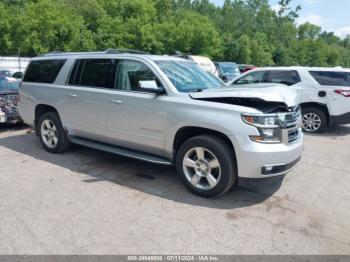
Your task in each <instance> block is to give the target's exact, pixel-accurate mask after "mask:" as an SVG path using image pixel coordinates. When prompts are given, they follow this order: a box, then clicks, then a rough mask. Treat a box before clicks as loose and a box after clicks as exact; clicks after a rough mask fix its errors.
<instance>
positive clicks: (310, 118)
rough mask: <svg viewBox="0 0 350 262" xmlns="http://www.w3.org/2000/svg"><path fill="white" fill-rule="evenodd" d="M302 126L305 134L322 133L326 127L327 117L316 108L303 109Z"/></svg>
mask: <svg viewBox="0 0 350 262" xmlns="http://www.w3.org/2000/svg"><path fill="white" fill-rule="evenodd" d="M302 125H303V131H304V132H306V133H314V134H320V133H323V132H324V131H325V130H326V128H327V125H328V121H327V116H326V114H325V113H324V112H323V111H322V110H320V109H318V108H313V107H307V108H303V109H302Z"/></svg>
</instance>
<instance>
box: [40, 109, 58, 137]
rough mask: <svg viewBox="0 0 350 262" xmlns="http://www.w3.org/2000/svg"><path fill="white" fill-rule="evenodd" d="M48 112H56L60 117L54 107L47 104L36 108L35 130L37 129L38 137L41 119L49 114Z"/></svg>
mask: <svg viewBox="0 0 350 262" xmlns="http://www.w3.org/2000/svg"><path fill="white" fill-rule="evenodd" d="M47 112H55V113H57V115H58V116H59V113H58V111H57V109H56V108H55V107H53V106H50V105H46V104H38V105H36V106H35V115H34V116H35V118H34V128H35V133H36V135H38V128H37V125H38V121H39V118H40V116H42V115H43V114H44V113H47Z"/></svg>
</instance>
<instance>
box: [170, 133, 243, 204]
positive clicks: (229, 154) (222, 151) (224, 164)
mask: <svg viewBox="0 0 350 262" xmlns="http://www.w3.org/2000/svg"><path fill="white" fill-rule="evenodd" d="M195 147H202V148H205V149H208V150H210V151H211V152H212V153H213V154H214V155H215V157H216V158H217V160H218V161H219V163H220V166H221V178H220V180H219V181H218V183H217V185H216V186H215V187H214V188H212V189H199V188H197V187H195V186H193V185H192V184H191V183H190V182H189V181H188V179H187V178H186V175H185V173H184V168H183V160H184V157H185V156H186V153H187V152H188V151H190V150H191V149H192V148H195ZM176 170H177V173H178V175H179V176H180V178H181V180H182V181H183V183H184V184H185V186H186V187H187V188H188V189H189V190H190V191H191V192H193V193H195V194H197V195H200V196H203V197H207V198H215V197H220V196H222V195H224V194H225V193H226V192H227V191H229V190H230V189H231V188H232V187H233V185H234V184H235V183H236V182H237V180H238V176H237V167H236V157H235V154H234V151H233V149H232V148H231V147H230V146H229V145H228V144H227V143H226V142H225V141H224V140H223V139H221V138H219V137H217V136H214V135H200V136H196V137H193V138H190V139H189V140H187V141H186V142H185V143H183V144H182V145H181V147H180V149H179V150H178V152H177V154H176ZM194 171H195V170H194Z"/></svg>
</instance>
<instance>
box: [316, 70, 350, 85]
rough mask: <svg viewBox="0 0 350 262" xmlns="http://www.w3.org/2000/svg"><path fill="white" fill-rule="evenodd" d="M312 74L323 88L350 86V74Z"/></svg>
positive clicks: (319, 72) (320, 72)
mask: <svg viewBox="0 0 350 262" xmlns="http://www.w3.org/2000/svg"><path fill="white" fill-rule="evenodd" d="M310 74H311V75H312V77H313V78H314V79H315V80H316V81H317V82H318V83H319V84H320V85H323V86H350V72H326V71H310Z"/></svg>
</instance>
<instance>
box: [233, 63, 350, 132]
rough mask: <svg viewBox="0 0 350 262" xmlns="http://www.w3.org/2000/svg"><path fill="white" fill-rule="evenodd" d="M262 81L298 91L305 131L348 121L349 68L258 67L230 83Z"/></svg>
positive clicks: (235, 84) (246, 83)
mask: <svg viewBox="0 0 350 262" xmlns="http://www.w3.org/2000/svg"><path fill="white" fill-rule="evenodd" d="M262 83H275V84H284V85H287V86H290V87H291V88H293V89H294V90H296V91H297V92H298V93H299V94H300V97H301V107H302V114H303V129H304V131H305V132H309V133H322V132H324V131H325V129H326V128H327V127H328V126H329V125H334V124H348V123H350V69H343V68H316V67H275V68H273V67H269V68H259V69H255V70H252V71H249V72H247V73H245V74H243V75H241V76H239V77H237V78H236V79H234V80H233V81H232V83H231V85H232V86H234V87H240V88H242V87H258V86H260V85H261V86H264V84H262ZM257 84H260V85H257Z"/></svg>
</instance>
